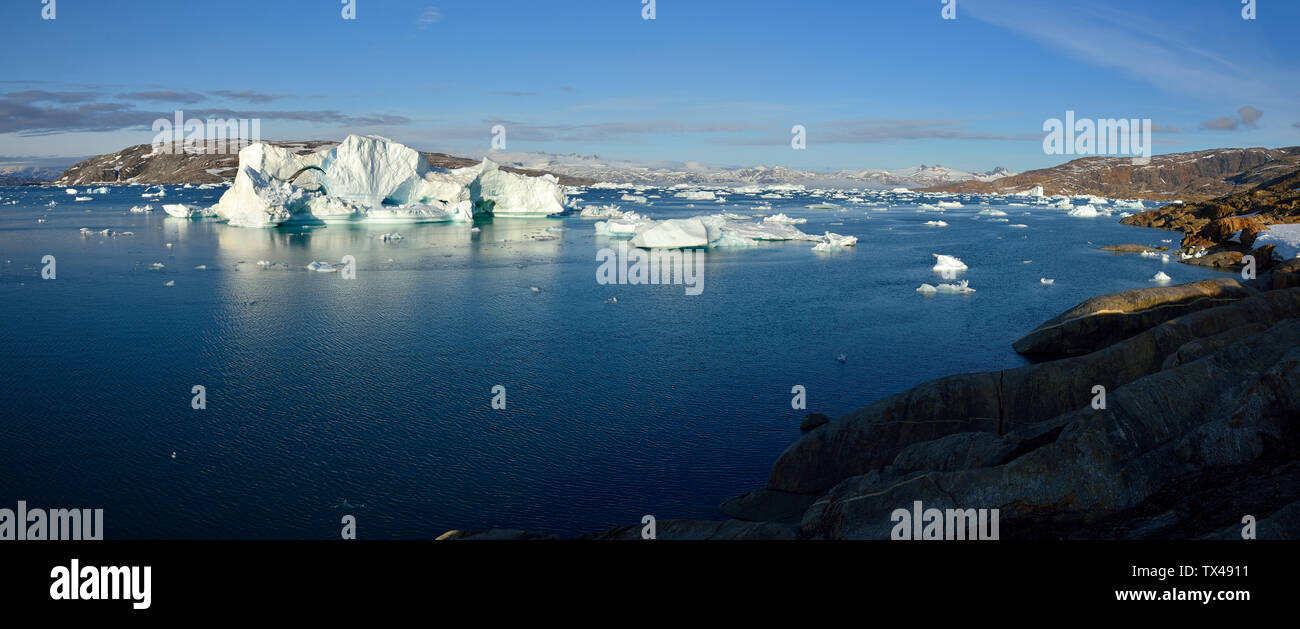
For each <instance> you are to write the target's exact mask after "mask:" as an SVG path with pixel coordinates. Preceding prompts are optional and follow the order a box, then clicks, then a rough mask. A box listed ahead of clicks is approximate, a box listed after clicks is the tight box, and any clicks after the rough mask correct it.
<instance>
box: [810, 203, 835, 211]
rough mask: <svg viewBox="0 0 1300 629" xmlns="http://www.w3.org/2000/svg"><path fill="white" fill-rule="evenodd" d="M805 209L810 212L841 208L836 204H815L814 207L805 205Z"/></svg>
mask: <svg viewBox="0 0 1300 629" xmlns="http://www.w3.org/2000/svg"><path fill="white" fill-rule="evenodd" d="M804 207H806V208H808V209H810V210H835V209H839V207H840V206H838V205H835V204H834V203H814V204H812V205H805V206H804Z"/></svg>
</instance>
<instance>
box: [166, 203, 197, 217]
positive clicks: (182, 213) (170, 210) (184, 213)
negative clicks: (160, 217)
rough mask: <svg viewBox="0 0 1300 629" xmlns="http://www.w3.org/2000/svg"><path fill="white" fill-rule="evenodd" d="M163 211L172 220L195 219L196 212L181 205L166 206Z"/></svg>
mask: <svg viewBox="0 0 1300 629" xmlns="http://www.w3.org/2000/svg"><path fill="white" fill-rule="evenodd" d="M162 207H163V211H164V212H166V213H167V215H168V216H170V217H172V218H195V211H194V210H191V209H190V208H189V206H187V205H182V204H179V203H173V204H168V205H164V206H162Z"/></svg>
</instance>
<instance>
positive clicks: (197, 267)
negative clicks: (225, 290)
mask: <svg viewBox="0 0 1300 629" xmlns="http://www.w3.org/2000/svg"><path fill="white" fill-rule="evenodd" d="M194 270H195V271H206V270H208V265H206V264H200V265H198V266H196V267H194Z"/></svg>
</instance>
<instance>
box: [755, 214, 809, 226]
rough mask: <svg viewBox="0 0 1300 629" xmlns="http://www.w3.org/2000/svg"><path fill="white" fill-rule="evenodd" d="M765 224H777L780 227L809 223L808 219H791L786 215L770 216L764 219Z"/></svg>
mask: <svg viewBox="0 0 1300 629" xmlns="http://www.w3.org/2000/svg"><path fill="white" fill-rule="evenodd" d="M763 222H764V223H775V224H779V225H803V224H804V223H807V222H808V219H806V218H790V217H789V216H786V215H785V214H773V215H772V216H769V217H767V218H765V219H763Z"/></svg>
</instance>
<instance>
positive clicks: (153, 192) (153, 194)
mask: <svg viewBox="0 0 1300 629" xmlns="http://www.w3.org/2000/svg"><path fill="white" fill-rule="evenodd" d="M165 196H167V190H165V189H163V187H162V186H149V187H148V188H145V189H144V193H143V194H141V195H140V197H141V198H145V199H161V198H162V197H165Z"/></svg>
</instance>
